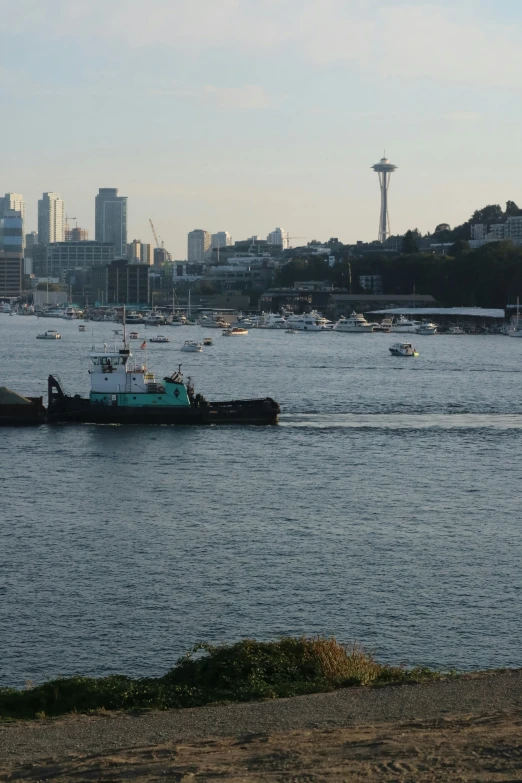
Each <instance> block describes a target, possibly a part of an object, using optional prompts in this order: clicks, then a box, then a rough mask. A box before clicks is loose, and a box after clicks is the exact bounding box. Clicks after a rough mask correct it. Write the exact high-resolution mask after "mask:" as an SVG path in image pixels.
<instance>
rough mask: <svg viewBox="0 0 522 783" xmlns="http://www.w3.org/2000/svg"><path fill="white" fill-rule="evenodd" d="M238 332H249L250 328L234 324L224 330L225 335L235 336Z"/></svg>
mask: <svg viewBox="0 0 522 783" xmlns="http://www.w3.org/2000/svg"><path fill="white" fill-rule="evenodd" d="M238 334H248V329H243V327H242V326H234V327H231V328H229V329H224V330H223V335H224V336H225V337H235V336H236V335H238Z"/></svg>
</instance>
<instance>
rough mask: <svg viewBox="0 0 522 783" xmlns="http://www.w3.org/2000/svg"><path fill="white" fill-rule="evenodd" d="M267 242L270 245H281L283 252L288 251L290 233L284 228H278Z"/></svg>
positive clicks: (268, 237) (269, 236)
mask: <svg viewBox="0 0 522 783" xmlns="http://www.w3.org/2000/svg"><path fill="white" fill-rule="evenodd" d="M266 241H267V242H268V244H269V245H279V247H281V248H283V250H287V249H288V231H285V230H284V229H283V228H276V229H274V231H271V232H270V234H269V235H268V236H267V238H266Z"/></svg>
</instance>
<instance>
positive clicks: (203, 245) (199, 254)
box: [187, 228, 212, 264]
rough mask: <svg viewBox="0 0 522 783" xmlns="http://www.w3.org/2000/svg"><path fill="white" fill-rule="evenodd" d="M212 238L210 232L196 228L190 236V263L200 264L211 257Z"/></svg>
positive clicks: (188, 255) (188, 256)
mask: <svg viewBox="0 0 522 783" xmlns="http://www.w3.org/2000/svg"><path fill="white" fill-rule="evenodd" d="M211 243H212V236H211V234H210V233H209V232H208V231H204V230H203V229H201V228H195V229H194V231H190V232H189V235H188V254H187V258H188V263H189V264H200V263H201V262H202V261H206V260H207V258H208V257H209V255H210V250H211Z"/></svg>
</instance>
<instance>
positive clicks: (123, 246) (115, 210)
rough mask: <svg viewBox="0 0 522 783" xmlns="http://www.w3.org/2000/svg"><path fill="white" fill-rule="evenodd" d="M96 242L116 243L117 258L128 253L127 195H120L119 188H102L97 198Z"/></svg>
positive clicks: (95, 217) (95, 218)
mask: <svg viewBox="0 0 522 783" xmlns="http://www.w3.org/2000/svg"><path fill="white" fill-rule="evenodd" d="M94 223H95V239H96V242H110V243H111V244H112V245H114V252H115V254H116V257H117V258H123V257H124V256H125V255H126V253H127V196H119V195H118V188H100V189H99V191H98V195H97V196H96V199H95V215H94Z"/></svg>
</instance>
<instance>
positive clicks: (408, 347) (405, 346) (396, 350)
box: [390, 343, 419, 356]
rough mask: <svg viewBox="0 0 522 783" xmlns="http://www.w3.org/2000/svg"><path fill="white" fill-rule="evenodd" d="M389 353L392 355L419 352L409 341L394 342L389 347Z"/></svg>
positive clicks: (413, 354) (414, 354) (416, 354)
mask: <svg viewBox="0 0 522 783" xmlns="http://www.w3.org/2000/svg"><path fill="white" fill-rule="evenodd" d="M390 353H391V354H393V356H418V355H419V354H418V353H417V351H416V350H415V348H414V347H413V345H412V344H411V343H395V345H392V347H391V348H390Z"/></svg>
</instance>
